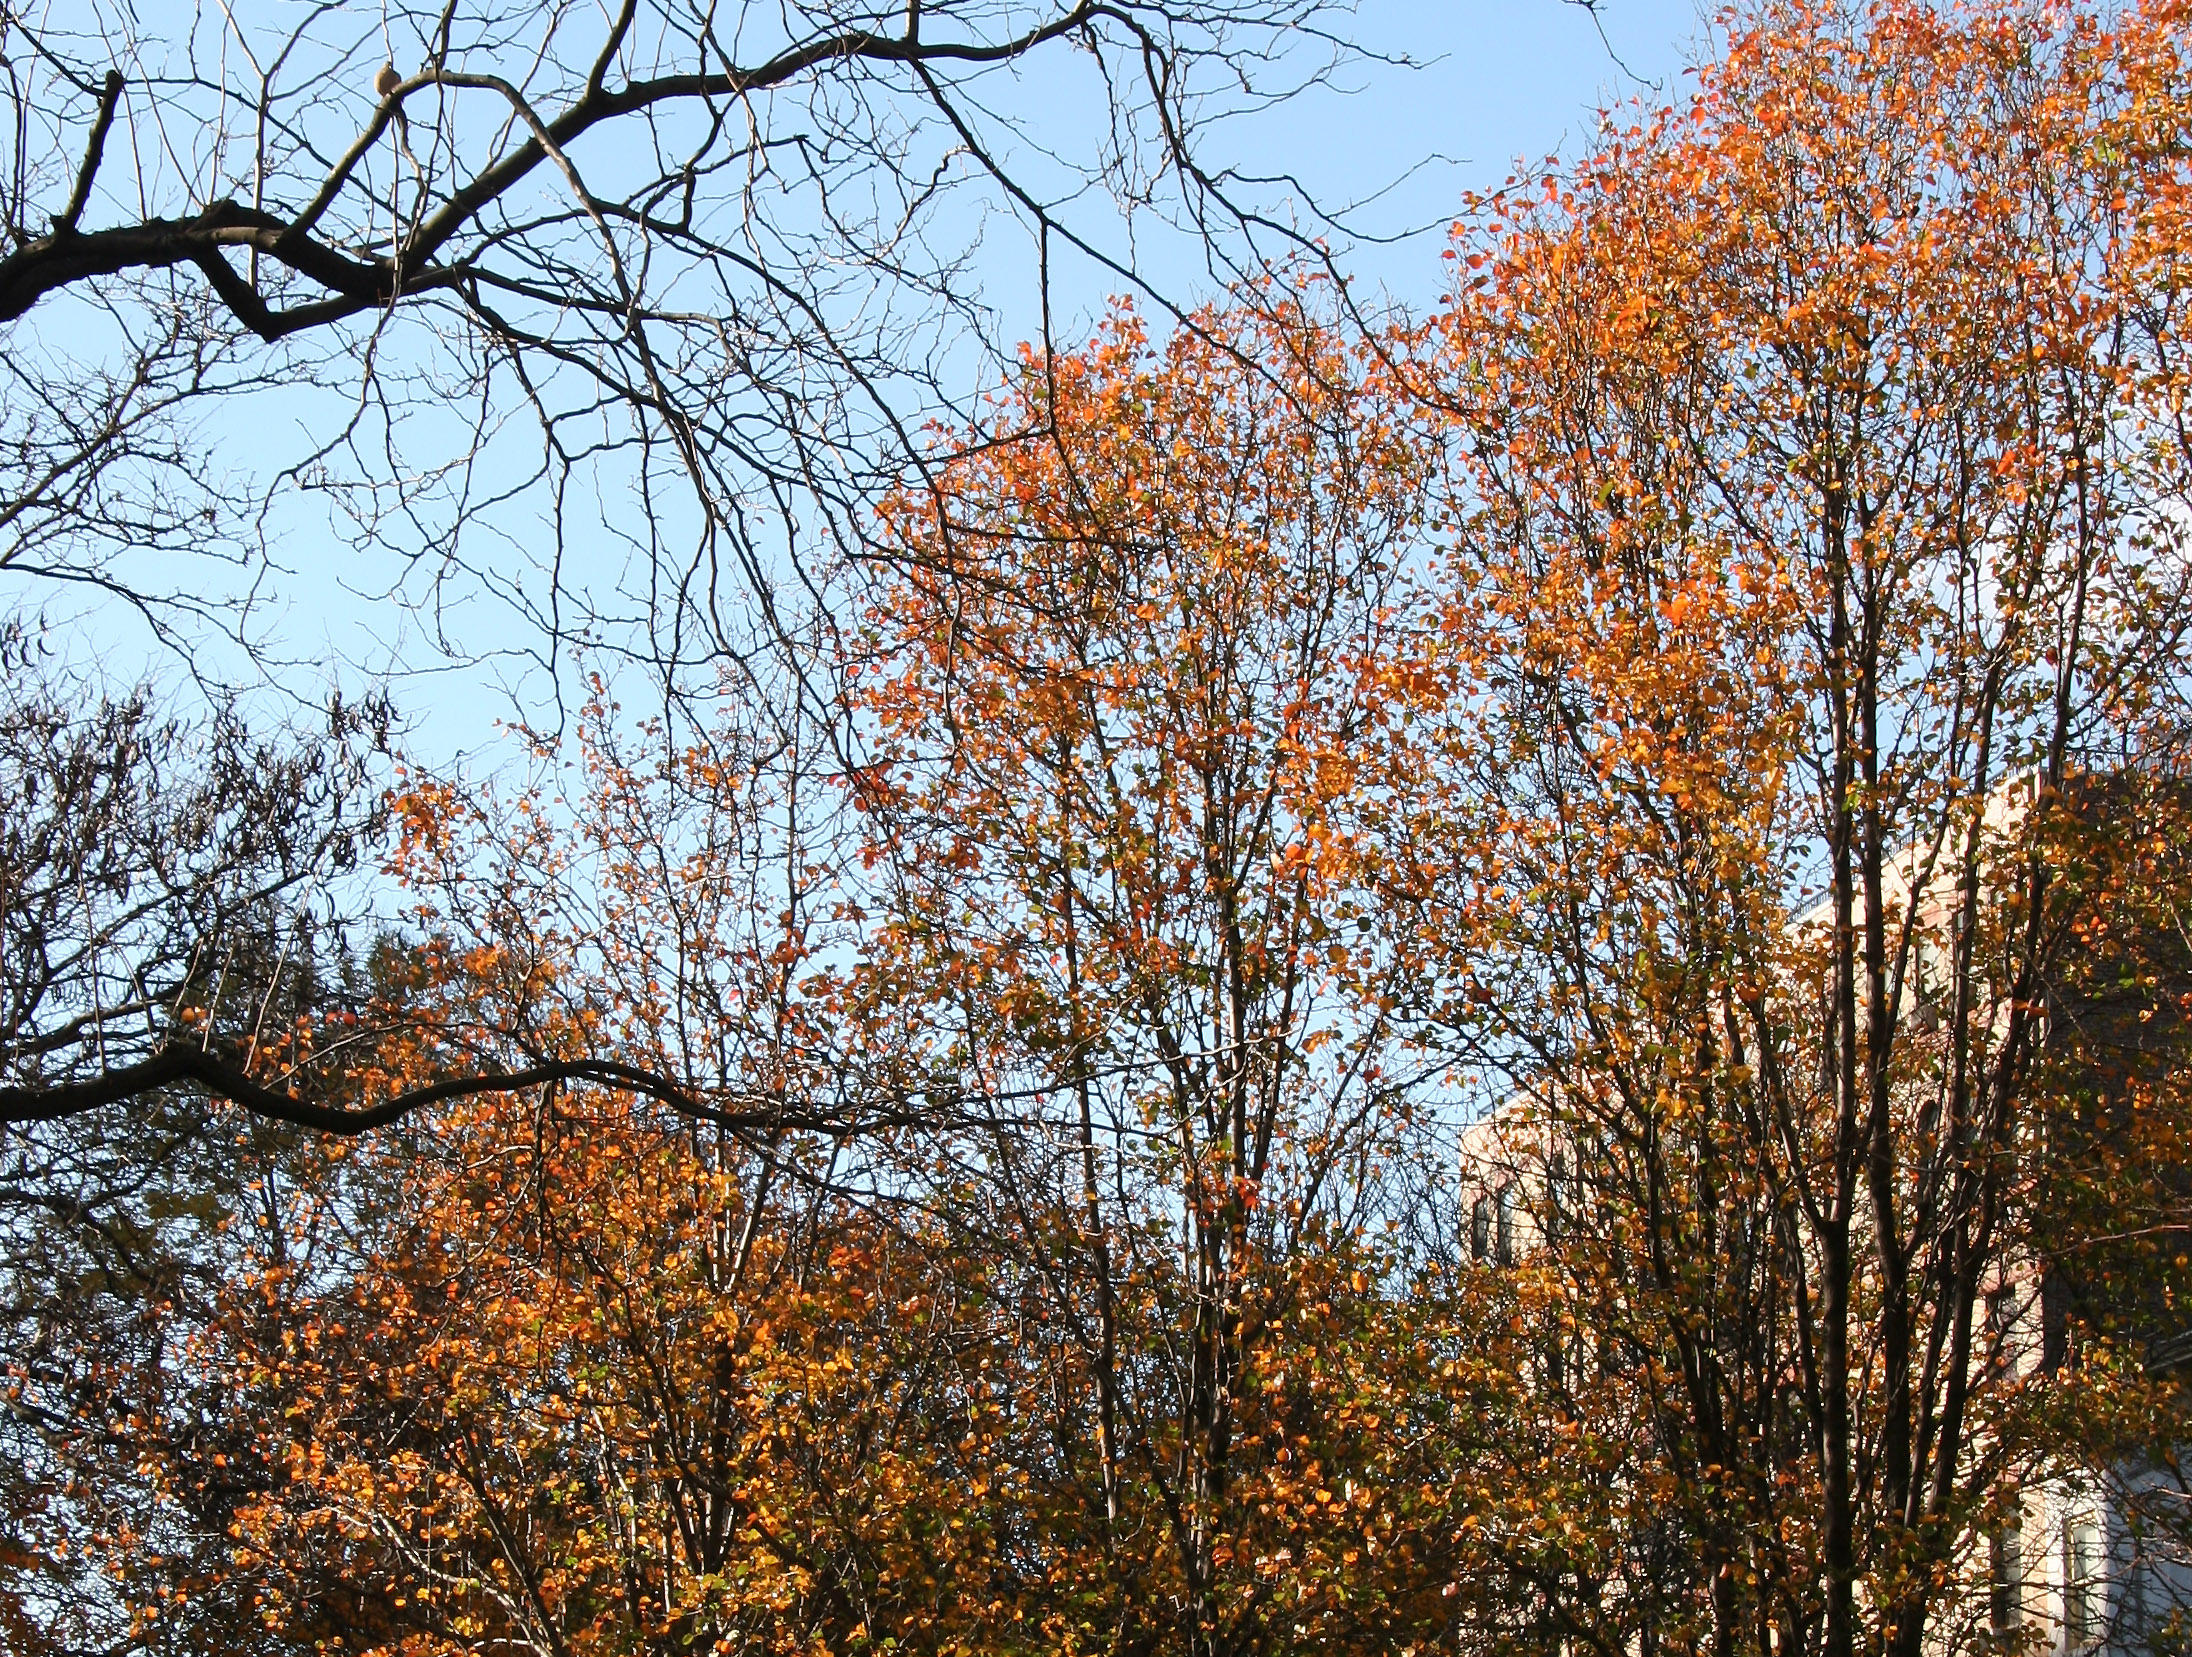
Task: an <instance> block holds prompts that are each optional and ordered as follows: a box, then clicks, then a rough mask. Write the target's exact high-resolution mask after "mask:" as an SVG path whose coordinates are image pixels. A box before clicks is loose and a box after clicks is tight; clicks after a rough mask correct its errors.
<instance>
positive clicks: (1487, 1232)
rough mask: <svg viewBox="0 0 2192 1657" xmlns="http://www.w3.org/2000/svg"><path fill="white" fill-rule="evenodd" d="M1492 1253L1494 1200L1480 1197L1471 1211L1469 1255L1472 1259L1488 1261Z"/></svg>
mask: <svg viewBox="0 0 2192 1657" xmlns="http://www.w3.org/2000/svg"><path fill="white" fill-rule="evenodd" d="M1491 1253H1492V1199H1491V1198H1490V1197H1479V1198H1477V1201H1476V1206H1475V1207H1474V1208H1472V1209H1470V1210H1469V1254H1470V1257H1471V1258H1472V1259H1476V1260H1486V1259H1489V1258H1490V1257H1491Z"/></svg>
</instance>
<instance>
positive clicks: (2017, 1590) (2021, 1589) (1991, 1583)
mask: <svg viewBox="0 0 2192 1657" xmlns="http://www.w3.org/2000/svg"><path fill="white" fill-rule="evenodd" d="M2024 1620H2025V1533H2024V1529H2023V1527H2022V1526H2020V1525H2019V1524H2018V1523H2017V1521H2016V1520H2014V1519H2012V1520H2011V1521H2010V1522H2009V1523H2008V1524H2006V1525H2004V1526H2002V1528H2001V1529H2000V1530H1998V1531H1996V1532H1995V1533H1994V1534H1993V1535H1992V1536H1991V1537H1989V1538H1988V1539H1987V1621H1988V1623H1989V1624H1990V1625H1991V1626H1992V1628H1993V1630H1994V1632H1995V1633H1997V1634H2013V1633H2015V1632H2016V1630H2017V1627H2018V1625H2019V1624H2020V1623H2022V1622H2023V1621H2024Z"/></svg>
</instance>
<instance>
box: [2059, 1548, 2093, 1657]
mask: <svg viewBox="0 0 2192 1657" xmlns="http://www.w3.org/2000/svg"><path fill="white" fill-rule="evenodd" d="M2100 1637H2101V1530H2100V1527H2099V1526H2098V1525H2096V1524H2095V1523H2094V1522H2093V1521H2092V1520H2091V1519H2073V1520H2071V1521H2070V1522H2069V1523H2068V1524H2066V1525H2064V1526H2063V1647H2064V1649H2065V1650H2067V1651H2081V1650H2083V1649H2084V1648H2085V1647H2087V1646H2089V1645H2091V1644H2093V1643H2094V1642H2095V1641H2096V1640H2098V1639H2099V1638H2100Z"/></svg>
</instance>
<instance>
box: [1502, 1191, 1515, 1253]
mask: <svg viewBox="0 0 2192 1657" xmlns="http://www.w3.org/2000/svg"><path fill="white" fill-rule="evenodd" d="M1499 1263H1500V1264H1501V1265H1503V1266H1511V1265H1513V1264H1514V1263H1515V1188H1514V1186H1513V1185H1512V1184H1507V1185H1503V1186H1501V1187H1500V1188H1499Z"/></svg>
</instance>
